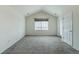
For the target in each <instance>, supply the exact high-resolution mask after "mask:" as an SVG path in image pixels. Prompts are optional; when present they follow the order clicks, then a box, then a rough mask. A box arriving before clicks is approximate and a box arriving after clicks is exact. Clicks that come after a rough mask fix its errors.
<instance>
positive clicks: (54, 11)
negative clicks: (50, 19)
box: [12, 5, 73, 16]
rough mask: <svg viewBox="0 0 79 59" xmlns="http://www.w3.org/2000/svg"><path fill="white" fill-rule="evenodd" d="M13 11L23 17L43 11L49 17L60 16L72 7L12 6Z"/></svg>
mask: <svg viewBox="0 0 79 59" xmlns="http://www.w3.org/2000/svg"><path fill="white" fill-rule="evenodd" d="M12 7H13V8H14V9H16V10H18V11H19V12H20V13H21V14H23V15H24V16H28V15H31V14H33V13H36V12H38V11H41V10H43V11H45V12H48V13H50V14H51V15H55V16H60V15H62V13H63V12H64V10H66V9H72V7H73V6H64V5H15V6H12Z"/></svg>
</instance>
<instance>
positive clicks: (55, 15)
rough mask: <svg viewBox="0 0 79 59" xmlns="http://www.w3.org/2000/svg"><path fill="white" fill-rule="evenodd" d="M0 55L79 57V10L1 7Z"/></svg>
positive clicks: (16, 6)
mask: <svg viewBox="0 0 79 59" xmlns="http://www.w3.org/2000/svg"><path fill="white" fill-rule="evenodd" d="M0 54H79V6H78V5H0Z"/></svg>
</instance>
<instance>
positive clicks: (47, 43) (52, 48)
mask: <svg viewBox="0 0 79 59" xmlns="http://www.w3.org/2000/svg"><path fill="white" fill-rule="evenodd" d="M77 53H79V52H78V51H77V50H75V49H73V48H72V47H71V46H69V45H68V44H66V43H64V42H62V41H61V38H59V37H56V36H26V37H24V39H22V40H20V41H19V42H17V43H16V44H15V45H13V46H12V47H10V48H9V49H7V50H6V51H4V52H3V54H77Z"/></svg>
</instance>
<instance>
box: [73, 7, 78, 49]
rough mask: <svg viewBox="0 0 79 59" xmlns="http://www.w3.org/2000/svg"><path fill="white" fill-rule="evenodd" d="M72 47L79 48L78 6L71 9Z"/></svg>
mask: <svg viewBox="0 0 79 59" xmlns="http://www.w3.org/2000/svg"><path fill="white" fill-rule="evenodd" d="M73 47H74V48H76V49H77V50H79V7H77V8H75V9H74V10H73Z"/></svg>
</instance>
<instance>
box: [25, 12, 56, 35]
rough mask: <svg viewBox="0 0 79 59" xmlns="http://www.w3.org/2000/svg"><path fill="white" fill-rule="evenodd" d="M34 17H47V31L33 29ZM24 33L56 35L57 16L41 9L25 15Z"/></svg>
mask: <svg viewBox="0 0 79 59" xmlns="http://www.w3.org/2000/svg"><path fill="white" fill-rule="evenodd" d="M34 18H49V24H48V27H49V28H48V30H47V31H42V32H41V31H35V28H34ZM25 31H26V35H57V17H55V16H51V15H49V14H48V13H45V12H43V11H40V12H37V13H35V14H33V15H31V16H29V17H26V30H25Z"/></svg>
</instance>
